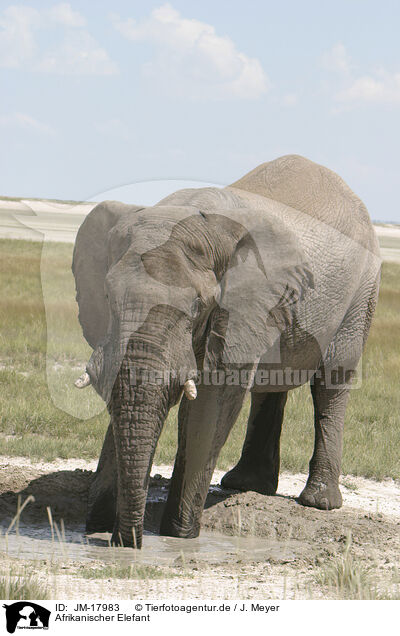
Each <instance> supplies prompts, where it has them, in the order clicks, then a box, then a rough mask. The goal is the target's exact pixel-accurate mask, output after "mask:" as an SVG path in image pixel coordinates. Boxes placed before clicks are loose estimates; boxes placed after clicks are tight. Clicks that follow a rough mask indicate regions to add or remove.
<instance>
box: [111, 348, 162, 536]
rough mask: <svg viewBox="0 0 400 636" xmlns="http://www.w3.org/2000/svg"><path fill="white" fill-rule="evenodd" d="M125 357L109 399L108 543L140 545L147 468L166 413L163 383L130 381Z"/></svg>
mask: <svg viewBox="0 0 400 636" xmlns="http://www.w3.org/2000/svg"><path fill="white" fill-rule="evenodd" d="M130 368H131V365H130V364H129V362H128V361H127V360H126V359H125V360H124V361H123V363H122V366H121V369H120V372H119V373H118V376H117V378H116V381H115V384H114V388H113V391H112V397H111V401H110V407H109V408H110V414H111V422H112V427H113V433H114V440H115V452H116V460H117V461H116V464H117V483H118V488H117V514H116V521H115V525H114V530H113V536H112V542H113V543H114V544H117V545H124V546H129V547H136V548H140V547H141V545H142V533H143V519H144V511H145V505H146V497H147V490H148V484H149V478H150V470H151V466H152V462H153V457H154V452H155V449H156V445H157V442H158V439H159V436H160V433H161V430H162V427H163V424H164V421H165V419H166V416H167V414H168V408H169V402H170V400H169V393H170V389H169V387H168V386H167V385H163V386H155V385H151V384H146V383H135V384H132V383H131V374H130Z"/></svg>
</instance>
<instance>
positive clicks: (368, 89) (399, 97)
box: [336, 70, 400, 104]
mask: <svg viewBox="0 0 400 636" xmlns="http://www.w3.org/2000/svg"><path fill="white" fill-rule="evenodd" d="M336 99H337V100H338V101H340V102H344V103H354V102H369V103H379V104H400V73H388V72H387V71H385V70H380V71H377V72H375V73H374V74H370V75H364V76H363V77H358V78H356V79H355V80H354V81H353V82H352V83H351V85H350V86H349V87H348V88H346V89H344V90H341V91H339V92H338V93H337V95H336Z"/></svg>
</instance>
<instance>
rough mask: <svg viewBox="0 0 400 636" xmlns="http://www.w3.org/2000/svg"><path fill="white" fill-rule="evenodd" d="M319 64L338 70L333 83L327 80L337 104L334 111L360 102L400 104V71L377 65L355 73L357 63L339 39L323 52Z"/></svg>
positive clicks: (340, 110)
mask: <svg viewBox="0 0 400 636" xmlns="http://www.w3.org/2000/svg"><path fill="white" fill-rule="evenodd" d="M322 66H323V67H324V68H325V69H326V70H329V71H334V72H336V73H337V77H336V82H335V84H333V86H332V85H330V84H328V86H329V90H330V92H331V93H333V98H334V100H335V102H336V104H337V106H336V107H335V108H334V109H333V112H336V113H337V112H342V111H343V110H347V109H349V108H351V107H353V106H355V105H357V104H361V103H369V104H373V103H375V104H400V73H396V72H389V71H387V70H385V69H384V68H376V69H372V70H370V71H368V72H366V73H365V74H364V75H359V76H358V77H357V74H356V73H355V68H356V67H355V66H354V65H353V64H352V62H351V60H350V58H349V56H348V54H347V50H346V47H345V46H344V44H342V42H338V43H337V44H335V46H333V47H332V49H330V51H327V52H326V53H325V54H324V55H323V56H322Z"/></svg>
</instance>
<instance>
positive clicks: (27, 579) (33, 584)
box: [0, 566, 51, 601]
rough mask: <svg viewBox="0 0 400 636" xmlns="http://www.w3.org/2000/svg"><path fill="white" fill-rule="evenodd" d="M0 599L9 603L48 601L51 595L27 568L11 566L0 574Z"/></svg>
mask: <svg viewBox="0 0 400 636" xmlns="http://www.w3.org/2000/svg"><path fill="white" fill-rule="evenodd" d="M0 598H4V599H7V600H10V601H28V600H30V599H33V598H34V599H50V598H51V593H50V589H49V587H48V586H47V584H44V583H42V582H41V581H39V580H38V579H37V577H36V576H35V575H34V573H33V572H32V571H31V569H30V568H29V566H24V567H20V566H17V567H16V566H12V567H11V568H9V569H8V570H7V572H4V573H2V574H0Z"/></svg>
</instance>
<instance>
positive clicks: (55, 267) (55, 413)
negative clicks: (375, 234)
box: [0, 239, 400, 479]
mask: <svg viewBox="0 0 400 636" xmlns="http://www.w3.org/2000/svg"><path fill="white" fill-rule="evenodd" d="M72 249H73V246H72V245H68V244H64V243H50V244H48V243H47V244H44V246H43V250H42V245H41V244H40V243H37V242H30V241H15V240H7V239H3V240H0V280H1V288H2V294H1V296H0V324H1V325H2V327H1V333H0V403H1V413H0V454H8V455H25V456H29V457H30V458H32V459H33V458H37V459H45V460H48V461H50V460H52V459H54V458H56V457H61V458H69V457H82V458H86V459H91V458H97V457H98V455H99V452H100V449H101V445H102V441H103V437H104V433H105V430H106V427H107V425H108V417H107V413H106V412H105V410H104V408H103V406H104V405H103V404H102V403H101V401H100V399H99V398H98V396H97V395H96V394H95V392H94V391H93V389H92V388H88V389H86V390H85V391H84V392H82V393H79V392H78V391H77V390H76V389H75V388H74V387H73V379H74V378H76V377H77V376H78V375H80V373H81V370H83V368H84V366H85V364H86V361H87V359H88V358H89V356H90V351H91V350H90V348H89V346H88V345H86V344H85V342H84V340H83V338H82V335H81V330H80V326H79V323H78V319H77V306H76V303H75V300H74V297H75V290H74V282H73V277H72V273H71V271H70V264H71V257H72ZM43 298H45V301H46V302H45V303H44V301H43ZM44 306H46V312H47V314H46V315H45V310H44ZM399 315H400V265H399V264H397V263H384V265H383V275H382V284H381V291H380V296H379V303H378V307H377V311H376V314H375V317H374V321H373V325H372V328H371V333H370V337H369V339H368V343H367V347H366V351H365V354H364V357H363V366H362V373H363V382H362V386H361V388H360V389H355V390H353V391H352V393H351V397H350V401H349V406H348V409H347V416H346V424H345V434H344V453H343V473H345V474H350V473H351V474H354V475H363V476H365V477H374V478H377V479H382V478H385V477H392V478H394V479H399V478H400V463H399V459H398V458H399V449H400V426H399V413H400V392H399V391H398V378H399V377H400V349H399V347H398V346H396V343H398V342H399V341H400V321H399ZM46 348H47V355H46ZM248 410H249V403H248V402H247V403H246V404H245V405H244V407H243V409H242V411H241V413H240V416H239V418H238V421H237V422H236V424H235V427H234V429H233V430H232V432H231V434H230V436H229V438H228V440H227V442H226V444H225V446H224V448H223V450H222V452H221V455H220V457H219V460H218V467H219V468H221V469H226V468H228V467H230V466H232V465H233V464H235V463H236V461H237V459H238V457H239V455H240V450H241V446H242V442H243V438H244V433H245V428H246V421H247V415H248ZM90 414H92V415H93V416H92V417H90V419H81V418H85V417H88V415H90ZM313 438H314V431H313V412H312V402H311V396H310V391H309V387H307V386H304V387H301V388H299V389H296V390H294V391H291V392H290V393H289V399H288V403H287V407H286V412H285V422H284V428H283V434H282V452H281V456H282V468H283V469H286V470H289V471H294V472H295V471H307V469H308V462H309V459H310V457H311V454H312V449H313ZM176 444H177V408H174V409H172V410H171V412H170V415H169V417H168V420H167V422H166V424H165V427H164V430H163V433H162V435H161V438H160V441H159V444H158V447H157V451H156V456H155V462H156V463H167V464H169V463H171V462H173V459H174V457H175V452H176Z"/></svg>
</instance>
